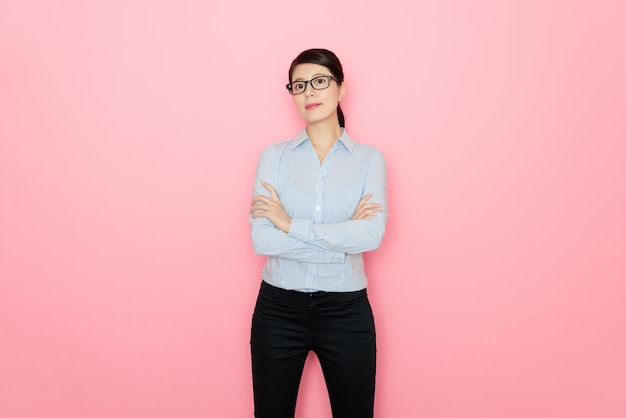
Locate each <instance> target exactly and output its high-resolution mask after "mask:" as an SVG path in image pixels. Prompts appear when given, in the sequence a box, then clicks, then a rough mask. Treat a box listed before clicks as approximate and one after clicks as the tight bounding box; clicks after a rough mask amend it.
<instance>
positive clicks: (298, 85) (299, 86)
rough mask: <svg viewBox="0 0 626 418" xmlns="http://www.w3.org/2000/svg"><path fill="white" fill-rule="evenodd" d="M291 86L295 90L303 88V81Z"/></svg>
mask: <svg viewBox="0 0 626 418" xmlns="http://www.w3.org/2000/svg"><path fill="white" fill-rule="evenodd" d="M293 88H294V89H296V90H302V89H303V88H304V83H296V84H294V85H293Z"/></svg>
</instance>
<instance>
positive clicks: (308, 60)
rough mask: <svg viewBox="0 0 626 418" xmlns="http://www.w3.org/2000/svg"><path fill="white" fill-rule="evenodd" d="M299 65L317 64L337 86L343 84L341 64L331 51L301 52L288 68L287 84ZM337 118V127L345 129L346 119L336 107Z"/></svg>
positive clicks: (339, 107) (310, 50)
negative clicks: (329, 75) (336, 81)
mask: <svg viewBox="0 0 626 418" xmlns="http://www.w3.org/2000/svg"><path fill="white" fill-rule="evenodd" d="M299 64H318V65H323V66H324V67H326V68H328V70H329V71H330V73H331V74H332V75H333V77H335V78H336V79H337V80H339V84H341V83H343V68H342V67H341V62H340V61H339V58H337V55H335V54H334V53H333V52H332V51H329V50H327V49H321V48H316V49H307V50H306V51H302V52H301V53H300V55H298V56H297V57H296V59H294V60H293V62H292V63H291V67H289V82H290V83H291V81H292V80H291V76H292V75H293V70H294V69H295V68H296V66H297V65H299ZM337 117H338V118H339V126H341V127H342V128H345V126H346V119H345V117H344V115H343V111H342V110H341V106H340V105H337Z"/></svg>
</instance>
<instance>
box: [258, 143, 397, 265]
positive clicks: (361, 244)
mask: <svg viewBox="0 0 626 418" xmlns="http://www.w3.org/2000/svg"><path fill="white" fill-rule="evenodd" d="M273 167H274V161H272V154H271V153H270V152H269V151H267V152H266V154H265V155H264V156H263V157H262V158H261V161H260V162H259V169H258V172H257V182H256V185H255V196H254V198H253V199H252V202H251V206H250V214H249V215H250V220H251V224H252V241H253V245H254V249H255V251H256V252H257V253H258V254H263V255H270V256H275V257H281V258H287V259H292V260H297V261H303V262H308V263H333V262H338V263H343V262H344V259H345V255H346V254H353V253H361V252H365V251H370V250H373V249H375V248H377V247H378V245H379V244H380V241H381V239H382V235H383V234H384V229H385V221H386V176H385V164H384V160H383V158H382V155H380V153H377V154H376V155H375V156H374V157H373V158H372V161H371V163H370V166H369V171H368V175H367V179H366V183H365V185H364V193H367V194H366V195H365V196H363V198H362V199H361V200H360V201H359V203H358V204H357V207H356V208H355V211H354V214H353V215H352V217H351V219H349V220H346V221H343V222H334V223H321V222H314V221H313V220H311V219H292V218H291V217H290V216H289V214H288V213H287V212H286V211H285V209H284V207H283V205H282V203H281V201H280V197H279V196H278V193H277V192H276V190H275V189H274V187H273V186H272V185H271V184H269V183H267V182H265V181H260V180H259V179H263V178H265V179H267V178H273V175H272V174H273V172H274V171H273V170H274V169H273ZM373 198H374V199H376V200H377V201H376V202H371V200H372V199H373Z"/></svg>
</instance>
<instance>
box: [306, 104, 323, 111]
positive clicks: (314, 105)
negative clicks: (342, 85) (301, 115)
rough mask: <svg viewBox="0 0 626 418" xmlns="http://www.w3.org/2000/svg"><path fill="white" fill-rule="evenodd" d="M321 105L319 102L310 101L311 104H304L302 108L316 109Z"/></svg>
mask: <svg viewBox="0 0 626 418" xmlns="http://www.w3.org/2000/svg"><path fill="white" fill-rule="evenodd" d="M321 105H322V104H321V103H311V104H308V105H306V106H304V108H305V109H306V110H313V109H317V108H318V107H319V106H321Z"/></svg>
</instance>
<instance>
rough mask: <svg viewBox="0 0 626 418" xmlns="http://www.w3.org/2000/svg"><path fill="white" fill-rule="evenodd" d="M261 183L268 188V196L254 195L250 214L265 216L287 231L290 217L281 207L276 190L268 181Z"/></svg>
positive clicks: (277, 226)
mask: <svg viewBox="0 0 626 418" xmlns="http://www.w3.org/2000/svg"><path fill="white" fill-rule="evenodd" d="M261 184H262V185H263V187H265V188H266V189H267V190H269V192H270V197H267V196H263V195H259V196H255V197H254V199H252V203H251V207H250V215H251V216H252V217H253V218H267V219H269V220H270V221H271V222H272V223H273V224H274V225H275V226H276V228H278V229H280V230H281V231H283V232H285V233H288V232H289V227H290V226H291V217H289V215H287V212H285V208H283V205H282V203H280V200H279V199H278V193H276V190H274V188H273V187H272V186H271V185H270V184H269V183H265V182H261Z"/></svg>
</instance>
